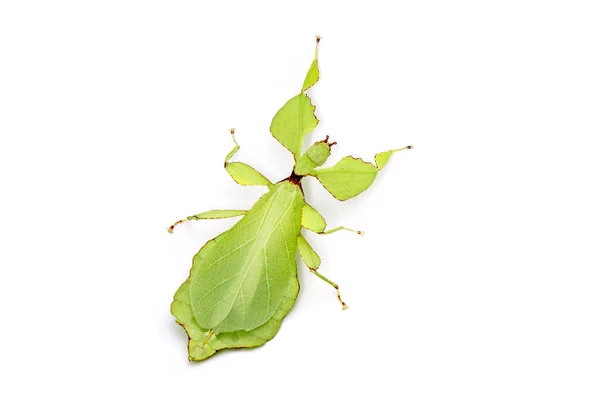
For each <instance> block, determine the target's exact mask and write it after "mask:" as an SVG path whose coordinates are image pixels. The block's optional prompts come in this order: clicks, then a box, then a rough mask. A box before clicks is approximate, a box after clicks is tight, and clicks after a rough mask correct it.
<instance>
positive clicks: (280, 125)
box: [270, 36, 321, 160]
mask: <svg viewBox="0 0 600 400" xmlns="http://www.w3.org/2000/svg"><path fill="white" fill-rule="evenodd" d="M320 41H321V37H319V36H317V45H316V48H315V59H314V60H313V62H312V63H311V65H310V68H309V69H308V72H307V73H306V77H305V78H304V83H303V84H302V90H301V91H300V94H297V95H296V96H294V97H292V98H291V99H290V100H288V101H287V103H285V104H284V105H283V107H281V109H279V111H277V114H275V116H274V117H273V121H272V122H271V129H270V130H271V134H272V135H273V137H274V138H275V139H277V140H278V141H279V143H281V144H282V145H283V146H284V147H285V148H286V149H288V150H289V151H290V152H291V153H292V154H293V155H294V159H295V160H298V159H299V158H300V156H301V153H302V145H303V144H304V137H305V136H306V135H307V134H308V133H310V132H311V131H312V130H313V129H315V127H316V126H317V124H318V123H319V120H318V119H317V117H316V116H315V106H313V105H312V103H311V101H310V98H309V97H308V96H307V95H306V93H305V92H306V90H308V89H309V88H310V87H311V86H313V85H314V84H315V83H317V81H318V80H319V65H318V56H319V51H318V50H319V42H320Z"/></svg>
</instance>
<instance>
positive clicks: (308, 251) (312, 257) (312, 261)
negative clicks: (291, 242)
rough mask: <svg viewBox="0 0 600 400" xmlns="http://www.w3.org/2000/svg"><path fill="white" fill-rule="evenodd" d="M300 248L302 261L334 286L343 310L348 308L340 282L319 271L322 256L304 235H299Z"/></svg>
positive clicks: (310, 269) (311, 270)
mask: <svg viewBox="0 0 600 400" xmlns="http://www.w3.org/2000/svg"><path fill="white" fill-rule="evenodd" d="M298 250H299V251H300V257H302V261H304V264H306V266H307V267H308V269H309V271H310V272H312V273H313V274H315V275H316V276H318V277H319V278H321V279H322V280H324V281H325V282H327V283H328V284H330V285H331V286H333V288H334V289H335V291H336V293H337V298H338V300H339V301H340V303H341V304H342V310H345V309H347V308H348V306H347V305H346V303H344V301H343V300H342V297H341V295H340V287H339V286H338V284H337V283H335V282H333V281H331V280H330V279H328V278H327V277H325V276H323V275H321V274H320V273H318V272H317V268H319V265H321V258H320V257H319V255H318V254H317V252H316V251H314V249H313V248H312V247H311V246H310V244H308V242H307V241H306V239H305V238H304V237H303V236H302V235H300V236H298Z"/></svg>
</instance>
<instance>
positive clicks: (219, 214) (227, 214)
mask: <svg viewBox="0 0 600 400" xmlns="http://www.w3.org/2000/svg"><path fill="white" fill-rule="evenodd" d="M247 212H248V211H246V210H211V211H205V212H203V213H200V214H196V215H190V216H189V217H187V218H184V219H180V220H179V221H177V222H175V223H174V224H173V225H171V226H170V227H169V233H173V229H174V228H175V227H176V226H177V225H179V224H181V223H183V222H185V221H192V220H196V221H197V220H201V219H222V218H231V217H238V216H240V215H245V214H246V213H247Z"/></svg>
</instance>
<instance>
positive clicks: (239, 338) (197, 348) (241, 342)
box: [171, 240, 299, 361]
mask: <svg viewBox="0 0 600 400" xmlns="http://www.w3.org/2000/svg"><path fill="white" fill-rule="evenodd" d="M211 246H214V240H211V241H209V242H208V243H207V244H206V245H205V246H204V247H203V250H208V249H209V248H210V247H211ZM192 272H193V271H192ZM298 289H299V287H298V280H297V279H296V278H295V277H294V279H290V282H289V285H288V288H287V290H286V291H285V295H284V298H283V300H282V301H281V304H280V305H279V308H278V309H277V311H276V312H275V314H273V317H271V319H270V320H268V321H267V322H265V323H264V324H263V325H261V326H259V327H258V328H256V329H253V330H251V331H238V332H220V333H216V332H215V331H214V330H212V329H204V328H202V327H200V326H199V325H198V323H197V322H196V319H195V318H194V313H193V311H192V305H191V303H190V279H189V278H188V279H187V280H186V281H185V282H184V283H183V284H182V285H181V286H180V287H179V289H178V290H177V292H176V293H175V298H174V299H173V303H172V304H171V314H173V316H174V317H175V318H177V323H178V324H180V325H181V326H182V327H183V328H184V329H185V331H186V333H187V334H188V338H189V340H188V353H189V359H190V360H191V361H200V360H204V359H206V358H208V357H210V356H212V355H213V354H215V352H217V351H219V350H221V349H227V348H240V347H257V346H262V345H263V344H265V343H266V342H267V341H269V340H271V339H273V337H275V335H276V334H277V331H278V330H279V327H280V326H281V321H282V319H283V318H284V317H285V316H286V315H287V313H288V312H290V310H291V309H292V307H293V305H294V302H295V301H296V297H297V295H298Z"/></svg>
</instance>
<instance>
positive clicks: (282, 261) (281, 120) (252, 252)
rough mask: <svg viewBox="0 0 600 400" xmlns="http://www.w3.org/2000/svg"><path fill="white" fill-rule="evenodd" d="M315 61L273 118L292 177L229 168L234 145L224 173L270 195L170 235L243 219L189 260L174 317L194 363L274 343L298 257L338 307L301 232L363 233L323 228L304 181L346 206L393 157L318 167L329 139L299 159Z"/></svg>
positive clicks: (294, 283)
mask: <svg viewBox="0 0 600 400" xmlns="http://www.w3.org/2000/svg"><path fill="white" fill-rule="evenodd" d="M319 40H320V39H319V38H318V37H317V50H316V51H315V59H314V61H313V62H312V64H311V67H310V69H309V71H308V73H307V76H306V78H305V81H304V84H303V86H302V90H301V92H300V94H299V95H296V96H294V97H293V98H292V99H290V100H289V101H288V102H287V103H286V104H285V105H284V106H283V107H282V108H281V109H280V110H279V111H278V112H277V114H276V115H275V117H274V118H273V122H272V124H271V133H272V134H273V136H274V137H275V138H276V139H277V140H278V141H279V142H280V143H281V144H282V145H283V146H285V147H286V148H287V149H288V150H289V151H290V152H292V154H293V155H294V159H295V161H296V162H295V165H294V170H293V172H292V174H291V175H290V177H289V178H287V179H284V180H282V181H281V182H278V183H275V184H273V183H271V182H270V181H269V180H268V179H267V178H265V177H264V176H263V175H262V174H261V173H259V172H258V171H256V170H255V169H254V168H252V167H251V166H249V165H247V164H244V163H241V162H231V161H230V160H231V158H232V157H233V156H234V155H235V153H236V152H237V151H238V150H239V148H240V147H239V145H238V144H237V142H236V140H235V136H234V130H233V129H232V130H231V135H232V138H233V141H234V143H235V147H234V148H233V150H232V151H231V152H230V153H229V154H228V155H227V157H226V158H225V168H226V169H227V171H228V172H229V174H230V175H231V177H232V178H233V179H234V180H235V181H236V182H237V183H239V184H241V185H260V186H266V187H267V188H268V192H267V193H266V194H265V195H263V196H262V197H261V198H260V199H259V200H258V201H257V202H256V204H255V205H254V206H253V207H252V208H251V209H250V210H248V211H246V210H212V211H207V212H204V213H200V214H197V215H193V216H190V217H187V218H186V219H184V220H180V221H177V222H176V223H175V224H173V225H172V226H171V227H170V228H169V231H170V232H172V231H173V228H174V227H175V226H176V225H178V224H180V223H182V222H185V221H187V220H201V219H218V218H230V217H236V216H242V218H241V219H240V220H239V221H238V222H237V223H236V224H235V225H234V226H233V227H232V228H231V229H229V230H228V231H226V232H223V233H222V234H220V235H219V236H217V237H216V238H214V239H212V240H209V241H208V242H207V243H206V244H205V245H204V247H202V249H200V251H199V252H198V253H197V254H196V255H195V256H194V259H193V262H192V269H191V272H190V276H189V278H188V279H187V280H186V281H185V282H184V283H183V284H182V285H181V286H180V287H179V289H178V290H177V292H176V293H175V297H174V300H173V303H172V305H171V313H172V314H173V315H174V316H175V318H176V319H177V322H178V323H179V324H180V325H182V326H183V327H184V329H185V330H186V332H187V334H188V337H189V341H188V354H189V359H190V360H191V361H200V360H204V359H206V358H208V357H210V356H211V355H213V354H214V353H215V352H216V351H218V350H221V349H226V348H246V347H256V346H261V345H263V344H264V343H266V342H267V341H268V340H270V339H272V338H273V337H274V336H275V334H276V333H277V331H278V330H279V326H280V325H281V321H282V319H283V318H284V317H285V316H286V315H287V313H288V312H289V311H290V310H291V308H292V306H293V305H294V302H295V300H296V297H297V295H298V290H299V283H298V277H297V269H296V252H297V251H299V252H300V255H301V257H302V260H303V261H304V263H305V264H306V265H307V266H308V268H309V269H310V271H311V272H312V273H313V274H315V275H316V276H318V277H319V278H321V279H322V280H324V281H325V282H327V283H328V284H330V285H331V286H333V287H334V288H335V290H336V291H337V296H338V300H339V301H340V303H341V304H342V308H343V309H345V308H346V304H345V303H344V302H343V301H342V299H341V297H340V293H339V288H338V285H337V284H335V283H334V282H332V281H331V280H329V279H328V278H326V277H325V276H323V275H321V274H320V273H319V272H317V269H318V267H319V265H320V263H321V260H320V258H319V256H318V254H317V253H316V252H315V251H314V250H313V249H312V247H311V246H310V244H309V243H308V242H307V240H306V239H305V238H304V236H303V235H302V234H301V228H302V227H304V228H306V229H309V230H311V231H314V232H316V233H319V234H323V235H324V234H329V233H334V232H337V231H340V230H348V231H353V232H356V233H359V234H362V232H360V231H354V230H352V229H349V228H346V227H343V226H340V227H337V228H334V229H331V230H325V227H326V222H325V219H324V218H323V217H322V216H321V215H320V214H319V213H318V212H317V211H316V210H315V209H314V208H313V207H311V206H310V205H309V204H308V203H307V202H306V201H305V199H304V194H303V192H302V186H301V179H302V178H303V177H304V176H313V177H316V178H317V179H318V180H319V181H320V182H321V183H322V184H323V186H324V187H325V188H326V189H327V190H328V191H329V192H330V193H331V194H332V195H333V196H334V197H336V198H337V199H339V200H347V199H349V198H352V197H354V196H356V195H358V194H360V193H362V192H363V191H365V190H366V189H367V188H368V187H369V186H370V185H371V184H372V183H373V181H374V180H375V177H376V175H377V172H378V171H379V170H381V168H383V166H384V165H385V164H386V163H387V162H388V160H389V158H390V157H391V155H392V154H393V153H394V152H395V151H400V150H404V149H409V148H411V146H406V147H404V148H401V149H396V150H390V151H386V152H383V153H379V154H377V155H376V156H375V165H373V164H371V163H367V162H364V161H362V160H360V159H356V158H353V157H345V158H342V159H341V160H340V161H339V162H338V163H337V164H336V165H334V166H333V167H330V168H318V167H320V166H321V165H323V164H324V163H325V161H326V160H327V158H328V157H329V155H330V152H331V146H333V145H334V144H335V142H333V143H329V140H328V139H329V137H327V138H326V139H325V140H322V141H319V142H316V143H314V144H313V145H312V146H310V147H309V148H308V149H307V151H306V152H305V153H302V144H303V142H304V137H305V136H306V134H308V133H309V132H310V131H312V130H313V129H314V128H315V126H316V125H317V124H318V120H317V118H316V117H315V115H314V109H315V107H314V106H313V105H312V104H311V101H310V99H309V98H308V96H307V95H306V93H305V92H306V90H307V89H308V88H310V87H311V86H312V85H314V84H315V83H316V82H317V80H318V79H319V70H318V64H317V56H318V43H319Z"/></svg>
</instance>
